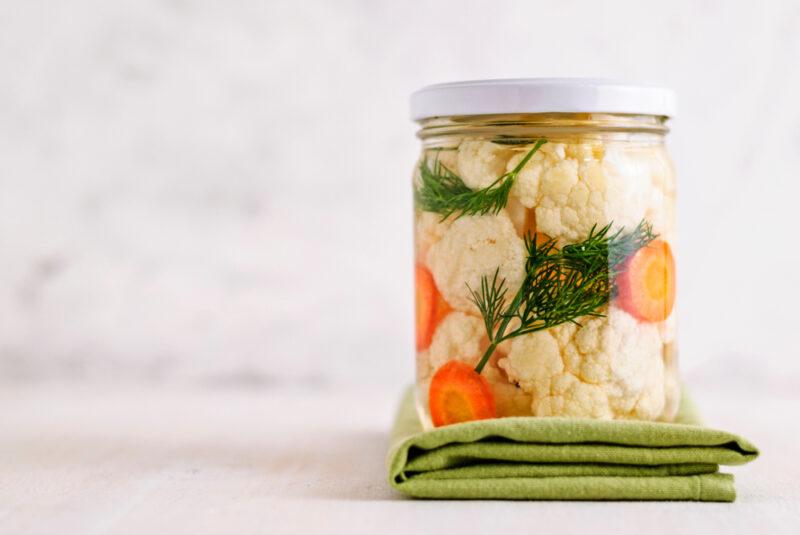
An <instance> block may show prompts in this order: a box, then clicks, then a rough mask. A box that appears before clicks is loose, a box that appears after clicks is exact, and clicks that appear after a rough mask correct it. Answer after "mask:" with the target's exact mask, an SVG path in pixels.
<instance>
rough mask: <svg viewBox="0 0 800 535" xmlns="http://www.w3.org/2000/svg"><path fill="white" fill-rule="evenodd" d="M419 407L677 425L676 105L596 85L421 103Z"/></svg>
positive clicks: (499, 90) (553, 83)
mask: <svg viewBox="0 0 800 535" xmlns="http://www.w3.org/2000/svg"><path fill="white" fill-rule="evenodd" d="M411 102H412V116H413V118H414V119H415V120H416V121H417V122H418V123H419V125H420V130H419V132H418V136H419V138H420V139H421V140H422V153H421V155H420V158H419V160H418V162H417V165H416V167H415V171H414V177H413V187H414V205H415V210H414V238H415V286H416V295H415V297H416V365H417V401H418V409H419V411H420V414H421V416H422V417H423V421H424V422H425V423H426V425H427V426H429V427H430V426H439V425H446V424H450V423H457V422H462V421H467V420H473V419H483V418H494V417H506V416H536V417H546V416H563V417H582V418H599V419H637V420H659V421H672V420H673V419H674V417H675V414H676V412H677V409H678V404H679V400H680V381H679V377H678V370H677V349H676V325H675V316H676V314H675V309H674V302H675V260H674V248H675V174H674V170H673V166H672V163H671V161H670V158H669V155H668V152H667V149H666V147H665V145H664V138H665V135H666V133H667V127H666V122H667V120H668V118H669V117H670V116H672V115H673V109H674V97H673V95H672V93H671V91H669V90H666V89H662V88H652V87H644V86H629V85H620V84H615V83H611V82H605V81H594V80H552V79H549V80H548V79H531V80H500V81H484V82H462V83H455V84H443V85H438V86H430V87H427V88H424V89H422V90H420V91H418V92H417V93H415V94H414V95H413V96H412V101H411Z"/></svg>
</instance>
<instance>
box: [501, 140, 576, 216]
mask: <svg viewBox="0 0 800 535" xmlns="http://www.w3.org/2000/svg"><path fill="white" fill-rule="evenodd" d="M529 150H530V149H527V150H524V151H521V152H517V153H516V154H515V155H514V156H513V157H512V158H511V159H510V160H509V161H508V164H507V165H506V171H507V172H510V171H513V170H514V169H516V167H517V165H519V163H520V162H521V161H522V159H523V158H524V157H525V155H526V154H527V153H528V151H529ZM564 156H565V147H564V145H563V144H562V143H545V144H544V145H542V146H541V147H540V148H539V150H538V151H536V154H534V155H533V156H531V159H530V160H528V163H527V164H525V167H523V168H522V170H520V172H519V174H518V175H517V179H516V180H515V181H514V185H513V186H512V187H511V197H510V198H511V199H517V200H518V201H519V203H520V204H522V206H525V207H526V208H533V207H534V206H535V205H536V201H537V199H538V192H539V182H540V179H541V176H542V173H543V172H544V170H545V169H546V168H548V167H551V166H553V165H555V164H556V163H558V162H559V161H561V160H563V159H564Z"/></svg>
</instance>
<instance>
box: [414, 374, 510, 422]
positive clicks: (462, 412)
mask: <svg viewBox="0 0 800 535" xmlns="http://www.w3.org/2000/svg"><path fill="white" fill-rule="evenodd" d="M428 405H429V407H430V411H431V419H432V420H433V425H435V426H436V427H439V426H442V425H449V424H456V423H459V422H468V421H470V420H483V419H486V418H496V417H497V411H496V410H495V404H494V396H492V391H491V389H490V388H489V383H488V382H487V381H486V379H485V378H484V377H483V376H481V375H480V374H479V373H478V372H476V371H475V370H474V369H473V368H472V366H470V365H469V364H467V363H465V362H461V361H458V360H451V361H449V362H447V363H446V364H444V365H443V366H442V367H441V368H439V369H438V370H436V373H435V374H433V379H431V386H430V389H429V390H428Z"/></svg>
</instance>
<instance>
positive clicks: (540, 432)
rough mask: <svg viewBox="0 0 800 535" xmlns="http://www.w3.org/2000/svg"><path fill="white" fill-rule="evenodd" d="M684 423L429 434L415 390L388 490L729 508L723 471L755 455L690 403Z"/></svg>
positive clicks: (556, 422)
mask: <svg viewBox="0 0 800 535" xmlns="http://www.w3.org/2000/svg"><path fill="white" fill-rule="evenodd" d="M678 422H679V423H673V424H667V423H656V422H637V421H619V420H618V421H605V420H591V419H583V418H580V419H576V418H531V417H515V418H499V419H495V420H480V421H475V422H467V423H463V424H457V425H450V426H445V427H440V428H438V429H434V430H431V431H424V430H423V428H422V423H421V422H420V419H419V416H418V414H417V410H416V407H415V404H414V393H413V389H409V390H408V392H406V394H405V395H404V397H403V401H402V404H401V406H400V410H399V411H398V415H397V420H396V422H395V425H394V428H393V430H392V436H391V447H390V449H389V453H388V456H387V459H386V463H387V466H388V469H389V482H390V483H391V485H392V486H394V487H395V488H396V489H398V490H399V491H400V492H402V493H404V494H407V495H409V496H413V497H416V498H449V499H509V500H696V501H718V502H732V501H733V500H734V499H735V498H736V491H735V490H734V486H733V476H732V475H730V474H721V473H719V472H718V469H719V465H720V464H728V465H736V464H744V463H747V462H749V461H752V460H753V459H755V458H756V457H757V456H758V450H757V449H756V448H755V446H753V445H752V444H751V443H749V442H748V441H746V440H744V439H742V438H740V437H738V436H736V435H733V434H731V433H726V432H724V431H717V430H714V429H709V428H707V427H702V426H700V425H698V424H699V420H698V419H697V417H696V412H695V411H694V409H693V406H692V405H691V403H690V402H689V400H688V399H687V398H686V396H684V400H683V401H682V403H681V411H680V413H679V415H678Z"/></svg>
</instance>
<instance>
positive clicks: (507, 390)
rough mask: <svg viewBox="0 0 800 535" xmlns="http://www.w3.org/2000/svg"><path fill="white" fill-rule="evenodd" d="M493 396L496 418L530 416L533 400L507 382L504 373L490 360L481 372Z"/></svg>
mask: <svg viewBox="0 0 800 535" xmlns="http://www.w3.org/2000/svg"><path fill="white" fill-rule="evenodd" d="M481 375H483V376H484V377H485V378H486V381H487V382H488V383H489V388H490V389H491V390H492V396H494V406H495V410H496V411H497V416H500V417H504V416H530V414H531V403H532V402H533V399H532V397H531V395H530V394H528V393H527V392H525V391H524V390H522V389H521V388H520V387H518V386H517V385H515V384H511V383H510V382H509V381H508V377H507V376H506V374H505V372H503V370H501V369H500V368H498V367H497V364H496V363H493V362H492V361H491V360H490V361H489V363H488V364H487V365H486V367H485V368H484V369H483V371H482V372H481Z"/></svg>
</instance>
